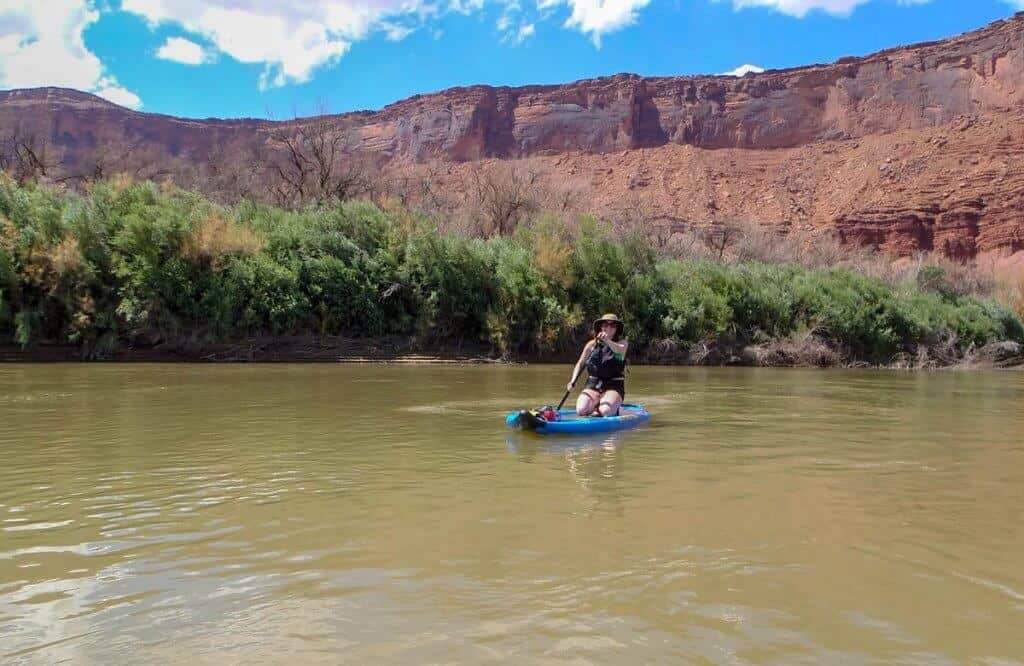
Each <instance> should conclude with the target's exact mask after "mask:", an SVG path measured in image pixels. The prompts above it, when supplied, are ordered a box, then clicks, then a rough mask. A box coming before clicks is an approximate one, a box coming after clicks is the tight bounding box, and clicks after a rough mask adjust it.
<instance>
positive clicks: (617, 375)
mask: <svg viewBox="0 0 1024 666" xmlns="http://www.w3.org/2000/svg"><path fill="white" fill-rule="evenodd" d="M626 347H627V343H626V340H625V339H624V338H623V337H622V320H621V319H619V318H618V317H616V316H615V315H613V314H606V315H604V316H603V317H601V318H600V319H598V320H597V321H595V322H594V339H593V340H591V341H590V342H588V343H587V344H586V346H584V347H583V352H582V353H581V354H580V360H579V361H577V363H576V367H575V368H574V369H573V373H572V376H573V377H579V375H580V372H581V371H582V369H583V367H584V366H586V368H587V373H588V375H589V376H588V377H587V383H586V386H585V387H584V388H583V392H582V393H580V397H579V399H577V400H576V413H577V414H578V415H580V416H616V415H617V414H618V413H619V405H621V404H622V400H623V399H624V398H625V397H626ZM572 388H573V383H570V384H569V385H568V390H570V391H571V390H572Z"/></svg>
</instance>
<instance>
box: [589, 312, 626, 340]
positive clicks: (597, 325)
mask: <svg viewBox="0 0 1024 666" xmlns="http://www.w3.org/2000/svg"><path fill="white" fill-rule="evenodd" d="M605 322H611V323H613V324H615V335H622V328H623V324H622V320H621V319H619V318H618V316H616V315H614V314H611V313H608V314H603V315H601V316H600V317H599V318H597V319H595V320H594V332H595V333H596V332H598V331H600V330H601V324H603V323H605Z"/></svg>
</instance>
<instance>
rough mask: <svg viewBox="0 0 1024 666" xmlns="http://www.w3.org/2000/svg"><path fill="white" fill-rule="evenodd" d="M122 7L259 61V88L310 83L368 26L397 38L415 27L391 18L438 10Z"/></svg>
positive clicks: (164, 3)
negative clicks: (318, 72) (318, 69)
mask: <svg viewBox="0 0 1024 666" xmlns="http://www.w3.org/2000/svg"><path fill="white" fill-rule="evenodd" d="M476 6H478V5H477V4H476V2H475V0H466V1H465V2H461V3H460V4H459V5H458V7H459V8H465V9H466V10H467V11H469V10H471V9H472V8H474V7H476ZM453 7H454V5H453ZM121 9H122V10H123V11H126V12H130V13H132V14H136V15H138V16H141V17H143V18H144V19H146V20H147V21H148V22H149V23H150V24H151V25H160V24H164V23H170V24H174V25H178V26H181V27H183V28H184V29H185V30H187V31H189V32H191V33H194V34H196V35H201V36H202V37H203V38H205V39H206V40H207V41H209V42H210V43H211V44H212V45H213V46H214V47H216V48H217V49H218V50H219V51H221V52H223V53H225V54H227V55H229V56H231V57H232V58H234V59H235V60H238V61H239V62H243V63H250V64H262V65H263V66H264V71H263V75H262V76H261V78H260V81H261V87H268V86H282V85H285V84H287V83H303V82H305V81H308V80H309V79H310V77H311V76H312V75H313V72H314V71H315V70H316V69H317V68H319V67H323V66H325V65H330V64H333V63H335V62H337V61H338V59H340V58H341V57H342V56H343V55H345V53H347V52H348V50H349V49H350V48H351V46H352V44H353V43H354V42H356V41H359V40H362V39H365V38H366V37H367V36H368V35H369V34H370V33H371V32H374V31H381V32H383V33H384V35H385V37H387V38H388V39H391V40H398V39H402V38H404V37H405V36H407V35H408V34H410V33H411V32H412V31H413V30H414V28H413V27H410V26H409V25H407V24H406V23H399V22H395V21H394V19H396V18H400V17H405V18H410V19H411V20H413V21H420V22H422V21H424V20H425V19H426V18H427V17H429V16H431V15H433V14H436V13H437V12H438V11H439V10H438V8H437V5H434V4H430V3H429V2H428V1H427V0H319V1H316V2H314V1H309V0H307V1H303V2H293V3H284V2H279V1H278V0H122V3H121Z"/></svg>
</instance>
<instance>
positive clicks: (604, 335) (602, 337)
mask: <svg viewBox="0 0 1024 666" xmlns="http://www.w3.org/2000/svg"><path fill="white" fill-rule="evenodd" d="M597 339H598V340H600V341H601V342H605V341H606V340H608V334H607V333H606V332H604V331H601V332H600V333H598V334H597Z"/></svg>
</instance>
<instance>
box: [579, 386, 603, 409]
mask: <svg viewBox="0 0 1024 666" xmlns="http://www.w3.org/2000/svg"><path fill="white" fill-rule="evenodd" d="M600 399H601V394H600V393H598V392H597V391H595V390H594V389H583V392H582V393H580V397H578V398H576V414H577V415H579V416H590V413H591V412H593V411H594V408H595V407H597V401H598V400H600Z"/></svg>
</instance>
